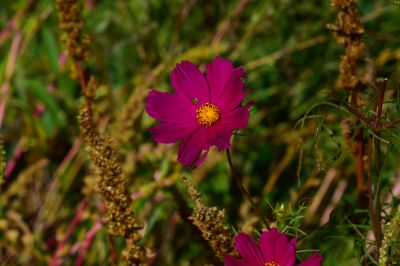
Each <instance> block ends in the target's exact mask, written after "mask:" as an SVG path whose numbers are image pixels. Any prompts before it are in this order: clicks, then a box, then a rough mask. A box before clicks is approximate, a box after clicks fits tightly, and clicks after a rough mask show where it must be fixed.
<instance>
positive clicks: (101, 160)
mask: <svg viewBox="0 0 400 266" xmlns="http://www.w3.org/2000/svg"><path fill="white" fill-rule="evenodd" d="M89 109H90V106H89V105H84V106H83V107H82V108H81V109H80V112H79V116H78V118H79V123H80V128H81V134H82V137H83V140H84V142H85V143H86V145H87V151H88V153H89V156H90V159H91V160H92V161H93V163H94V165H95V167H96V170H97V189H98V191H99V193H100V195H101V197H102V199H103V201H104V203H105V205H106V209H107V219H106V220H107V227H108V231H109V233H110V234H113V235H117V236H121V237H124V238H125V239H126V242H127V247H126V248H125V250H124V251H123V253H122V255H123V257H124V258H125V260H126V261H127V263H129V265H132V264H136V265H146V263H147V255H146V250H145V249H144V248H143V247H140V246H138V245H137V242H138V241H139V240H140V239H141V237H142V235H141V229H142V225H141V224H139V223H138V221H137V220H136V218H135V217H134V215H133V212H132V210H131V203H132V202H131V198H130V196H129V193H128V190H127V188H126V180H125V177H124V175H123V172H122V170H121V167H120V166H119V164H118V162H117V158H118V157H117V155H116V154H115V152H114V151H113V149H112V148H111V145H110V143H109V142H108V141H107V140H105V139H104V138H102V137H101V136H100V134H99V133H98V131H97V130H96V128H95V126H94V124H93V122H92V117H91V112H90V110H89Z"/></svg>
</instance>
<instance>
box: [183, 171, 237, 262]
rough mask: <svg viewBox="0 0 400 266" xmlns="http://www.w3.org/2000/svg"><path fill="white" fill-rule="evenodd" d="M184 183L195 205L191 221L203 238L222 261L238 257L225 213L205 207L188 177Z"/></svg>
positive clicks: (215, 208) (184, 178) (184, 179)
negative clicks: (226, 222) (227, 256)
mask: <svg viewBox="0 0 400 266" xmlns="http://www.w3.org/2000/svg"><path fill="white" fill-rule="evenodd" d="M183 181H184V182H185V184H186V187H187V190H188V193H189V195H190V197H191V198H192V199H193V200H194V203H195V207H194V209H193V213H192V215H191V216H190V217H189V219H190V220H192V221H193V224H194V225H195V226H196V227H198V228H199V230H200V231H201V233H202V236H203V238H204V239H205V240H206V241H207V242H208V243H209V244H210V246H211V248H212V249H213V251H214V253H215V254H216V255H217V256H218V257H219V258H220V259H223V257H224V256H226V255H229V256H238V254H237V252H236V250H235V248H234V245H233V239H234V235H233V232H232V230H231V229H229V227H228V226H226V225H225V212H224V211H223V210H219V209H218V208H217V207H209V206H207V205H205V204H204V203H203V202H202V200H201V198H200V193H199V192H198V191H197V190H196V188H195V187H194V185H193V184H192V183H191V182H190V181H189V180H188V179H187V178H186V177H183Z"/></svg>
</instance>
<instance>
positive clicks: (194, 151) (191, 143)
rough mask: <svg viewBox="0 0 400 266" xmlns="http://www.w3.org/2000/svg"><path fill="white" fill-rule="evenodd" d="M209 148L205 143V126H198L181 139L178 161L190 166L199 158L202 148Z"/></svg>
mask: <svg viewBox="0 0 400 266" xmlns="http://www.w3.org/2000/svg"><path fill="white" fill-rule="evenodd" d="M209 148H210V145H209V144H208V143H207V128H205V127H199V128H198V129H196V130H195V131H194V132H193V133H192V134H190V135H188V136H187V137H186V138H185V139H183V141H182V143H181V144H180V145H179V149H178V161H179V162H181V163H182V164H184V165H187V166H189V167H192V166H194V165H195V163H196V161H197V160H198V159H199V156H200V154H201V152H202V150H208V149H209ZM206 152H208V151H206Z"/></svg>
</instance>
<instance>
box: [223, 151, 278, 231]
mask: <svg viewBox="0 0 400 266" xmlns="http://www.w3.org/2000/svg"><path fill="white" fill-rule="evenodd" d="M226 158H227V159H228V164H229V168H230V169H231V172H232V176H233V179H235V181H236V183H237V185H238V186H239V189H240V191H241V192H242V194H243V195H244V196H245V198H246V199H247V200H248V201H249V202H250V204H251V206H253V208H254V211H255V212H256V214H257V216H258V217H260V219H261V220H262V221H263V223H264V225H265V226H266V227H267V229H268V230H270V229H271V227H270V225H269V221H268V219H267V218H263V217H261V213H260V210H259V208H258V206H257V205H256V204H255V202H254V201H253V199H252V198H251V195H250V193H249V192H248V191H247V189H246V188H245V187H244V186H243V185H242V182H241V181H240V179H239V176H238V174H237V172H236V171H235V167H234V166H233V163H232V158H231V152H230V150H229V149H226Z"/></svg>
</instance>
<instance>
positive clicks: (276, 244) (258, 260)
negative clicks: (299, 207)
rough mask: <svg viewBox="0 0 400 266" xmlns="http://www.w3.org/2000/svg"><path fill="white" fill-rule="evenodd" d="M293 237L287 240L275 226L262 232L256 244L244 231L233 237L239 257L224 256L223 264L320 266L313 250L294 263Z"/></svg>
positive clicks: (232, 265) (319, 259) (294, 245)
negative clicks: (308, 255)
mask: <svg viewBox="0 0 400 266" xmlns="http://www.w3.org/2000/svg"><path fill="white" fill-rule="evenodd" d="M296 242H297V240H296V239H295V238H293V239H291V240H288V238H287V236H286V234H284V233H282V234H280V233H279V232H278V230H277V229H276V228H272V229H271V231H268V232H263V233H262V234H261V237H260V241H259V243H258V244H256V243H254V241H253V239H252V238H251V237H250V236H249V235H247V234H244V233H239V234H238V235H237V236H236V237H235V247H236V249H237V251H238V252H239V254H240V255H241V256H242V258H241V259H237V258H234V257H231V256H225V258H224V262H225V266H293V265H298V266H320V265H321V262H322V260H323V257H322V256H319V255H318V254H317V253H316V252H314V253H313V254H312V255H311V257H309V258H308V259H306V260H305V261H303V262H301V263H300V264H295V262H296Z"/></svg>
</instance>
